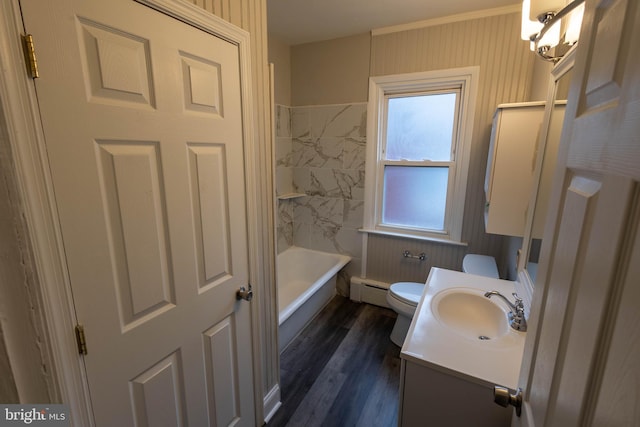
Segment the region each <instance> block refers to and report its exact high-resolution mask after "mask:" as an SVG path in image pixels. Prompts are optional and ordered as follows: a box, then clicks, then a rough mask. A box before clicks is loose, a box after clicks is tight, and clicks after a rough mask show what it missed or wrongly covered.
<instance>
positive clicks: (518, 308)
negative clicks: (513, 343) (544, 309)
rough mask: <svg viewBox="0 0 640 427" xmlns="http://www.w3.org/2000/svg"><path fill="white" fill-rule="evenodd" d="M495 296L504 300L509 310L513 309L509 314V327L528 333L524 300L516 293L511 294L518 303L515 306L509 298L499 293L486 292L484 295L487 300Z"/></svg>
mask: <svg viewBox="0 0 640 427" xmlns="http://www.w3.org/2000/svg"><path fill="white" fill-rule="evenodd" d="M494 295H496V296H499V297H500V298H502V299H503V300H504V302H506V303H507V305H508V306H509V308H510V309H511V311H510V312H509V315H508V317H509V326H511V327H512V328H513V329H515V330H516V331H520V332H526V331H527V320H526V319H525V317H524V303H523V302H522V298H520V297H519V296H518V294H516V293H515V292H514V293H513V294H511V295H513V297H514V298H515V299H516V302H515V304H514V303H512V302H511V301H509V300H508V299H507V297H505V296H504V295H502V294H501V293H500V292H498V291H490V292H486V293H485V294H484V296H485V297H487V298H491V297H492V296H494Z"/></svg>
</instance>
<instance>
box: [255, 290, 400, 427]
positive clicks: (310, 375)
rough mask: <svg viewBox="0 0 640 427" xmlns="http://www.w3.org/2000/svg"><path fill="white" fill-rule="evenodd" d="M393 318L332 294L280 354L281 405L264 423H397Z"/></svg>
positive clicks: (271, 426) (330, 426) (336, 426)
mask: <svg viewBox="0 0 640 427" xmlns="http://www.w3.org/2000/svg"><path fill="white" fill-rule="evenodd" d="M395 318H396V314H395V313H394V312H393V311H392V310H388V309H384V308H381V307H376V306H373V305H369V304H359V303H354V302H352V301H351V300H349V299H348V298H344V297H341V296H336V297H335V298H334V299H333V300H332V301H331V302H330V303H329V304H328V305H327V306H326V307H325V308H324V309H323V310H322V312H321V313H320V314H319V315H318V316H317V317H316V318H315V319H314V320H313V321H312V322H311V324H310V325H309V326H307V328H305V330H304V331H303V332H302V333H301V334H300V335H299V336H298V337H297V338H296V339H295V340H294V341H293V342H292V343H291V344H290V345H289V346H288V347H287V349H285V351H284V352H283V353H282V355H281V358H280V367H281V369H280V371H281V383H280V385H281V399H282V406H281V407H280V409H279V410H278V412H277V413H276V414H275V415H274V417H273V418H272V419H271V420H270V422H269V423H268V424H267V425H268V427H282V426H286V427H298V426H304V427H310V426H323V427H343V426H366V427H374V426H380V427H386V426H395V425H397V418H398V386H399V379H400V358H399V355H400V349H399V348H398V347H397V346H395V345H394V344H393V343H392V342H391V340H390V339H389V334H390V333H391V329H392V328H393V324H394V322H395Z"/></svg>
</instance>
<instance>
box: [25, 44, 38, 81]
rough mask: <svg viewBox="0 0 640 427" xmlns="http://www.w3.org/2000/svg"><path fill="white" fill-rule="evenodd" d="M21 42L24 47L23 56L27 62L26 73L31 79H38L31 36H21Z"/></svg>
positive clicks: (36, 62)
mask: <svg viewBox="0 0 640 427" xmlns="http://www.w3.org/2000/svg"><path fill="white" fill-rule="evenodd" d="M22 42H23V47H24V56H25V59H26V61H27V71H28V72H29V76H31V78H32V79H37V78H38V77H40V73H39V72H38V61H37V60H36V50H35V48H34V47H33V36H32V35H31V34H26V35H24V36H22Z"/></svg>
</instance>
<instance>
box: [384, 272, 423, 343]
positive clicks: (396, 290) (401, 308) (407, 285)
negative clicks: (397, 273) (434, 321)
mask: <svg viewBox="0 0 640 427" xmlns="http://www.w3.org/2000/svg"><path fill="white" fill-rule="evenodd" d="M424 286H425V285H424V283H417V282H398V283H394V284H393V285H391V286H390V287H389V292H387V303H389V306H390V307H391V308H392V309H393V310H394V311H395V312H396V313H398V317H397V318H396V322H395V324H394V325H393V330H392V331H391V336H390V338H391V341H392V342H393V343H394V344H395V345H397V346H399V347H402V344H403V343H404V339H405V337H406V336H407V332H408V331H409V326H410V325H411V318H412V317H413V314H414V313H415V312H416V308H417V306H418V302H419V301H420V298H421V297H422V292H423V291H424Z"/></svg>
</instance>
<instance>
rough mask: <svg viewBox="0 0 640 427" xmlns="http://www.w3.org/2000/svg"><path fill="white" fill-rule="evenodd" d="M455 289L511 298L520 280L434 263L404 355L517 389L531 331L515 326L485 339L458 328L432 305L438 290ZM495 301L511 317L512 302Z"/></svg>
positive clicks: (470, 378) (477, 380)
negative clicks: (447, 322) (446, 322)
mask: <svg viewBox="0 0 640 427" xmlns="http://www.w3.org/2000/svg"><path fill="white" fill-rule="evenodd" d="M452 288H472V289H478V290H480V291H482V292H486V291H492V290H496V291H498V292H500V293H501V294H502V295H504V296H506V297H507V298H509V300H510V301H513V297H512V296H511V294H512V292H515V287H514V282H511V281H508V280H501V279H492V278H489V277H483V276H476V275H473V274H468V273H462V272H459V271H452V270H445V269H441V268H436V267H434V268H432V269H431V272H430V273H429V277H428V278H427V282H426V286H425V287H424V291H423V294H422V297H421V299H420V303H419V304H418V307H417V308H416V312H415V315H414V317H413V320H412V322H411V327H410V328H409V333H408V334H407V338H406V339H405V342H404V345H403V346H402V352H401V357H402V358H403V359H405V360H407V361H411V362H414V363H417V364H420V365H423V366H426V367H429V368H432V369H436V370H439V371H442V372H444V373H448V374H451V375H455V376H458V377H461V378H463V379H466V380H468V381H472V382H475V383H479V384H483V385H487V386H493V385H501V386H505V387H509V388H510V389H513V390H515V389H516V388H517V385H518V376H519V374H520V365H521V362H522V354H523V350H524V341H525V336H526V333H523V332H518V331H516V330H514V329H512V328H510V327H509V328H508V331H507V332H506V333H505V334H504V335H502V336H500V337H497V338H495V339H490V340H486V341H483V340H480V339H478V338H470V337H466V336H463V335H461V334H458V333H456V332H455V331H452V330H451V329H450V328H448V327H447V326H445V325H443V324H442V323H441V322H440V320H438V318H437V317H436V316H435V315H434V313H433V311H432V307H431V305H432V302H433V301H434V297H435V296H436V295H437V294H438V293H440V292H442V291H445V290H449V289H452ZM494 298H495V297H494ZM495 302H496V303H497V304H498V305H500V306H501V307H504V310H505V316H506V313H507V312H508V308H507V307H506V304H505V303H504V302H503V301H500V300H498V299H496V300H495Z"/></svg>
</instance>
